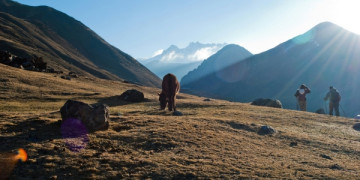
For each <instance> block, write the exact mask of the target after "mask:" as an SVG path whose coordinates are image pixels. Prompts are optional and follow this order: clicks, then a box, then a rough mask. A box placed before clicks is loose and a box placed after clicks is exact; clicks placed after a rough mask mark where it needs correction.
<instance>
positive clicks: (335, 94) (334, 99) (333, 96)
mask: <svg viewBox="0 0 360 180" xmlns="http://www.w3.org/2000/svg"><path fill="white" fill-rule="evenodd" d="M340 100H341V96H340V93H339V92H338V91H336V90H335V91H333V92H331V101H332V102H340Z"/></svg>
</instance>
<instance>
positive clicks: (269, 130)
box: [258, 126, 276, 135]
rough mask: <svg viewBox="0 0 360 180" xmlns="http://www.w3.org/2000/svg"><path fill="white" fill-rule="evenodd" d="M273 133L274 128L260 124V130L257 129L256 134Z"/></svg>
mask: <svg viewBox="0 0 360 180" xmlns="http://www.w3.org/2000/svg"><path fill="white" fill-rule="evenodd" d="M274 133H276V130H275V129H274V128H272V127H271V126H261V128H260V130H259V131H258V134H260V135H269V134H274Z"/></svg>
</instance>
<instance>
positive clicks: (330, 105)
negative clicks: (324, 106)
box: [329, 101, 334, 116]
mask: <svg viewBox="0 0 360 180" xmlns="http://www.w3.org/2000/svg"><path fill="white" fill-rule="evenodd" d="M333 107H334V105H333V103H332V102H331V101H330V102H329V115H330V116H332V115H333Z"/></svg>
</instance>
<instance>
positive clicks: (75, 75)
mask: <svg viewBox="0 0 360 180" xmlns="http://www.w3.org/2000/svg"><path fill="white" fill-rule="evenodd" d="M68 75H69V76H70V77H72V78H78V77H79V76H78V75H77V74H76V73H75V72H72V71H70V72H69V74H68Z"/></svg>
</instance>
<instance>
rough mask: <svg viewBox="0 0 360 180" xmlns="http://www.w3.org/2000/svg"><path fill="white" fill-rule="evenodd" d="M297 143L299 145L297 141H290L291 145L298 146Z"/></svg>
mask: <svg viewBox="0 0 360 180" xmlns="http://www.w3.org/2000/svg"><path fill="white" fill-rule="evenodd" d="M297 145H298V143H297V142H291V143H290V147H294V146H297Z"/></svg>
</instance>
